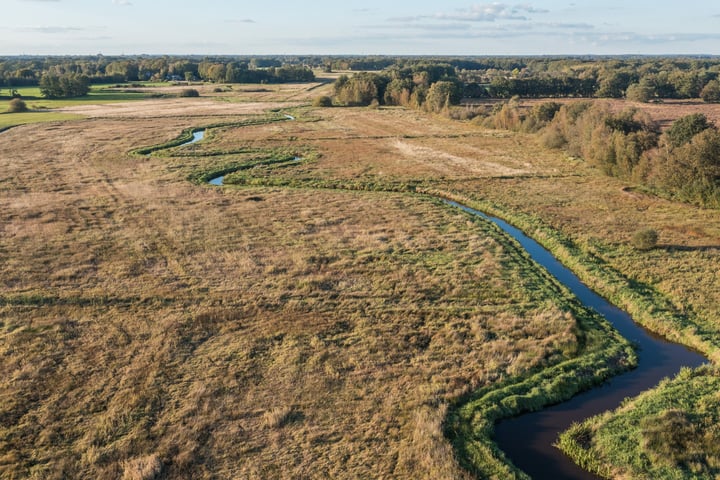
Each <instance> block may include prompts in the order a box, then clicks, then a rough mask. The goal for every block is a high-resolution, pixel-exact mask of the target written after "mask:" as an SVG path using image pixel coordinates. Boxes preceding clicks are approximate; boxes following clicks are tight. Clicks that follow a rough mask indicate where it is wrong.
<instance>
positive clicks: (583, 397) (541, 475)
mask: <svg viewBox="0 0 720 480" xmlns="http://www.w3.org/2000/svg"><path fill="white" fill-rule="evenodd" d="M447 203H448V204H450V205H452V206H454V207H457V208H460V209H462V210H464V211H466V212H468V213H471V214H473V215H477V216H479V217H482V218H484V219H486V220H489V221H491V222H493V223H494V224H496V225H497V226H499V227H500V228H501V229H502V230H503V231H505V232H506V233H507V234H509V235H511V236H512V237H513V238H514V239H515V240H517V241H518V242H519V243H520V245H522V247H523V248H524V249H525V250H526V251H527V252H528V253H529V254H530V256H531V257H532V259H533V260H535V261H536V262H537V263H539V264H540V265H542V266H543V267H544V268H545V269H547V271H548V272H550V274H551V275H553V276H554V277H555V278H557V279H558V280H559V281H560V282H561V283H563V284H564V285H565V286H566V287H567V288H568V289H569V290H570V291H571V292H572V293H573V294H575V296H577V298H578V299H579V300H580V302H582V303H583V304H584V305H585V306H586V307H589V308H592V309H594V310H596V311H597V312H598V313H600V314H601V315H603V316H604V317H605V318H606V319H607V320H608V321H609V322H610V323H611V324H612V325H613V326H614V327H615V328H616V329H617V330H618V331H619V332H620V333H621V334H622V335H623V336H624V337H625V338H627V339H628V340H630V341H632V342H634V343H635V344H636V345H637V346H638V349H639V352H638V357H639V358H638V367H637V368H636V369H635V370H632V371H630V372H627V373H624V374H622V375H619V376H617V377H614V378H612V379H611V380H610V381H608V382H606V383H605V384H603V385H601V386H599V387H597V388H593V389H592V390H588V391H587V392H584V393H581V394H579V395H576V396H575V397H573V398H571V399H570V400H568V401H566V402H563V403H560V404H557V405H554V406H551V407H548V408H545V409H543V410H540V411H538V412H533V413H527V414H524V415H521V416H519V417H515V418H512V419H508V420H504V421H502V422H500V423H499V424H497V425H496V426H495V441H496V442H497V444H498V446H499V447H500V448H501V449H502V450H503V451H504V452H505V454H506V455H507V457H508V458H509V459H510V460H512V462H513V463H514V464H515V465H516V466H518V467H519V468H520V469H522V470H523V471H524V472H525V473H527V474H528V475H530V476H531V477H532V478H534V479H540V480H542V479H548V480H564V479H595V478H598V477H597V476H595V475H593V474H591V473H589V472H586V471H585V470H583V469H581V468H580V467H578V466H577V465H576V464H575V463H573V462H572V461H571V460H570V459H569V458H568V457H566V456H565V455H564V454H563V453H562V452H561V451H560V450H559V449H557V448H555V447H553V443H554V442H555V441H556V440H557V437H558V434H559V433H560V432H562V431H563V430H565V429H567V428H568V427H570V425H571V424H572V423H573V422H579V421H582V420H584V419H586V418H588V417H591V416H593V415H597V414H599V413H602V412H605V411H607V410H611V409H614V408H616V407H618V406H619V405H620V403H621V402H622V400H623V399H625V398H626V397H634V396H637V395H638V394H639V393H640V392H642V391H644V390H647V389H649V388H651V387H654V386H655V385H657V384H658V383H659V382H660V380H662V379H663V378H665V377H668V376H673V375H675V374H676V373H677V372H679V371H680V369H681V368H682V367H698V366H700V365H702V364H703V363H706V362H707V360H706V359H705V357H703V356H702V355H700V354H699V353H697V352H695V351H692V350H689V349H688V348H686V347H684V346H682V345H679V344H677V343H672V342H668V341H667V340H665V339H663V338H660V337H658V336H657V335H654V334H652V333H651V332H649V331H647V330H645V329H644V328H642V327H641V326H639V325H637V324H636V323H634V322H633V321H632V319H631V318H630V315H628V314H627V313H626V312H624V311H622V310H620V309H619V308H617V307H615V306H614V305H612V304H611V303H609V302H608V301H607V300H605V299H604V298H602V297H601V296H599V295H597V294H596V293H595V292H593V291H592V290H590V289H589V288H588V287H586V286H585V285H584V284H583V283H582V282H581V281H580V279H578V278H577V277H576V276H575V274H573V273H572V272H571V271H570V270H568V269H567V268H565V267H564V266H563V265H562V264H561V263H560V262H558V261H557V260H556V259H555V257H553V256H552V254H550V252H548V251H547V250H545V249H544V248H543V247H542V246H540V244H538V243H537V242H535V241H534V240H532V239H530V238H528V237H527V236H526V235H525V234H524V233H522V232H521V231H520V230H519V229H517V228H515V227H513V226H512V225H510V224H508V223H507V222H505V221H503V220H500V219H498V218H494V217H490V216H488V215H486V214H484V213H482V212H480V211H478V210H474V209H472V208H468V207H466V206H464V205H461V204H459V203H456V202H452V201H447Z"/></svg>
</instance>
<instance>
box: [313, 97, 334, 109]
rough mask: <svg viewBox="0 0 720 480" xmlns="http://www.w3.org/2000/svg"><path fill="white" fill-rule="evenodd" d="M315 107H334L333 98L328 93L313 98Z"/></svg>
mask: <svg viewBox="0 0 720 480" xmlns="http://www.w3.org/2000/svg"><path fill="white" fill-rule="evenodd" d="M312 104H313V107H332V104H333V103H332V98H330V97H328V96H327V95H322V96H319V97H316V98H315V99H314V100H313V103H312Z"/></svg>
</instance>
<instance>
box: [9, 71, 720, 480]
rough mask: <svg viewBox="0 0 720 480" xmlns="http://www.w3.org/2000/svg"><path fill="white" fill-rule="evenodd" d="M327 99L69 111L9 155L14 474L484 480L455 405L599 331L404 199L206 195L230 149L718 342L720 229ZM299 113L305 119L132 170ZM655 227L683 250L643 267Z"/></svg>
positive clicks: (424, 119)
mask: <svg viewBox="0 0 720 480" xmlns="http://www.w3.org/2000/svg"><path fill="white" fill-rule="evenodd" d="M328 88H329V86H322V85H321V84H313V85H310V86H308V85H286V86H282V87H274V86H273V87H268V88H267V89H256V88H253V86H234V88H233V91H230V92H223V93H215V92H213V91H212V90H211V89H204V90H203V92H202V93H203V96H202V97H200V98H195V99H153V100H147V101H137V102H132V103H128V104H112V105H103V106H78V107H68V108H67V109H64V110H65V111H67V112H69V113H78V114H82V115H85V116H88V117H89V118H88V119H86V120H81V121H74V122H61V123H48V124H38V125H26V126H20V127H15V128H12V129H10V130H8V131H6V132H3V133H0V163H1V168H2V174H0V204H1V205H3V208H2V209H0V227H1V228H2V236H1V237H0V258H2V263H1V264H0V282H1V285H2V291H1V292H2V293H1V296H0V358H1V359H2V361H1V362H0V372H1V373H2V375H1V376H0V477H1V478H8V479H14V478H34V479H41V478H42V479H48V478H57V479H60V478H108V479H109V478H124V479H151V478H207V479H210V478H258V479H260V478H408V479H409V478H462V477H466V476H468V474H467V473H465V472H464V471H463V470H462V468H461V467H460V466H459V464H458V461H457V460H456V459H455V455H454V453H453V450H452V447H451V446H450V444H449V442H448V441H447V440H446V439H445V437H444V436H443V430H442V426H443V419H444V415H445V412H446V410H447V406H448V404H449V403H450V402H452V401H453V400H454V399H457V398H458V397H460V396H461V395H463V394H465V393H467V392H469V391H471V390H473V389H475V388H478V387H481V386H487V385H492V384H493V383H494V382H497V381H499V380H500V379H502V378H505V377H506V376H508V375H521V374H523V373H524V372H527V371H529V370H531V369H537V368H539V367H542V366H544V365H550V364H552V363H554V362H557V361H558V360H560V359H562V358H567V357H568V356H572V355H573V354H575V352H576V349H577V343H578V339H577V336H576V329H575V326H576V322H575V319H574V318H573V317H572V315H570V314H568V313H567V312H563V311H562V310H561V309H560V308H559V307H558V305H557V304H556V301H555V298H554V297H553V295H552V294H551V293H549V292H548V290H547V289H545V288H539V287H538V284H536V283H535V280H532V279H530V278H528V275H527V272H528V271H529V270H532V269H533V268H534V267H532V265H529V264H528V263H527V261H525V260H523V259H522V258H518V257H517V256H516V255H515V254H513V251H512V249H510V248H508V246H507V244H506V241H505V240H504V239H503V238H502V237H501V236H499V235H498V234H497V232H496V231H495V230H494V229H492V228H490V227H488V226H487V225H485V224H483V223H480V222H476V221H471V219H470V218H469V217H468V216H466V215H464V214H461V213H460V212H458V211H456V210H453V209H450V208H449V207H445V206H443V205H442V204H440V203H439V202H436V201H433V200H432V199H429V198H427V197H423V196H415V195H409V194H404V193H382V192H364V191H343V190H329V189H313V188H285V187H262V186H255V187H240V188H236V187H223V188H213V187H210V186H207V185H198V184H195V183H192V182H190V181H188V176H189V175H191V174H192V173H193V172H195V171H197V170H202V169H209V168H216V167H219V166H222V165H223V164H224V163H229V162H231V161H232V160H233V154H230V155H216V156H203V155H204V154H206V153H208V152H214V151H236V150H242V149H256V150H263V149H265V150H267V149H278V148H282V149H284V150H286V151H294V152H298V153H300V152H307V151H312V152H315V153H316V155H315V157H316V158H315V157H314V158H315V159H314V160H313V161H309V162H305V163H301V164H299V165H297V166H294V167H293V168H291V169H285V170H283V171H280V172H276V173H273V174H274V175H277V176H278V177H283V176H286V177H293V178H304V179H311V180H313V181H318V180H342V181H344V182H379V183H393V182H394V183H398V182H409V181H417V182H422V183H423V184H424V185H426V186H427V187H429V188H433V189H438V190H443V191H452V192H454V193H456V194H458V195H461V196H464V197H465V198H468V199H477V200H488V201H493V202H496V203H498V204H502V205H504V206H506V207H507V208H508V209H510V210H512V211H516V212H523V213H528V214H532V215H533V216H536V217H537V218H539V219H540V220H541V221H542V222H544V223H545V224H547V225H549V226H551V227H552V228H554V229H557V230H558V231H560V232H562V233H563V234H565V235H567V236H568V237H569V238H570V239H572V240H573V241H574V242H576V243H578V244H579V245H582V246H585V247H586V248H588V249H591V250H592V251H593V252H594V253H596V254H597V255H598V256H600V257H601V258H602V260H604V261H605V262H607V264H608V265H610V266H612V267H613V268H615V269H617V270H619V271H620V272H622V273H624V274H625V275H627V276H629V277H631V278H634V279H637V280H639V281H642V282H646V283H648V284H650V285H652V286H653V287H654V288H656V289H657V290H658V291H660V292H661V293H662V294H664V295H665V296H667V297H668V298H670V299H671V300H672V301H673V303H675V304H676V305H677V306H678V307H679V308H680V309H682V310H683V311H686V312H689V313H691V314H693V315H697V316H699V317H702V318H703V319H705V320H706V321H707V323H708V325H712V326H713V327H715V328H720V325H718V321H719V320H718V319H720V282H719V281H718V278H717V265H718V263H719V260H720V216H719V215H718V213H717V212H716V211H705V210H701V209H698V208H696V207H692V206H688V205H683V204H678V203H672V202H668V201H665V200H660V199H657V198H653V197H648V196H644V195H641V194H638V193H635V192H633V191H632V189H628V188H625V187H632V186H631V185H626V184H624V183H622V182H621V181H619V180H616V179H611V178H607V177H604V176H602V175H601V174H600V173H599V172H596V171H594V170H592V169H590V168H588V167H587V166H586V165H584V164H583V163H581V162H579V161H577V160H569V159H567V158H564V157H563V155H562V154H560V153H558V152H553V151H548V150H544V149H541V148H540V147H539V146H538V145H537V144H536V142H535V139H534V137H532V136H529V135H522V134H515V133H508V132H500V131H492V130H486V129H483V128H481V127H478V126H475V125H473V124H471V123H463V122H457V121H452V120H448V119H445V118H441V117H435V116H431V115H428V114H425V113H422V112H418V111H413V110H405V109H398V108H387V109H385V108H383V109H369V108H342V109H341V108H334V109H315V110H310V109H307V108H306V107H302V105H304V104H307V103H308V101H309V100H310V99H311V98H312V97H313V96H316V95H319V94H320V93H321V92H323V91H325V90H327V89H328ZM257 90H261V91H257ZM277 108H283V109H295V110H292V111H293V112H294V114H297V116H298V121H295V122H289V121H288V122H276V123H270V124H265V125H255V126H248V127H241V128H238V127H224V128H219V129H215V130H212V131H211V133H210V135H209V138H208V139H207V140H206V141H203V142H200V143H198V144H196V145H193V146H191V147H180V148H175V149H170V150H168V151H165V152H162V154H161V155H153V156H148V157H145V156H136V155H131V154H130V153H129V152H131V151H132V150H133V149H135V148H138V147H142V146H148V145H153V144H159V143H162V142H165V141H167V140H169V139H172V138H174V137H175V136H177V135H178V134H179V132H180V131H181V130H182V129H184V128H188V127H193V126H203V125H209V124H213V123H218V122H231V121H237V120H238V119H243V118H248V117H249V116H250V115H254V114H263V113H265V112H267V111H268V110H270V109H277ZM297 112H300V113H297ZM260 173H262V172H260ZM639 226H649V227H653V228H656V229H657V230H658V231H659V232H660V243H661V244H662V245H661V246H662V248H660V249H656V250H653V251H650V252H646V253H638V252H637V251H634V250H632V249H631V248H630V247H629V246H627V245H628V240H629V238H630V237H631V236H632V234H633V233H634V232H635V231H636V230H637V229H638V228H639ZM708 328H710V327H708Z"/></svg>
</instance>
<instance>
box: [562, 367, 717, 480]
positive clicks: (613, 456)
mask: <svg viewBox="0 0 720 480" xmlns="http://www.w3.org/2000/svg"><path fill="white" fill-rule="evenodd" d="M719 391H720V371H719V370H718V369H717V367H714V366H704V367H701V368H698V369H695V370H692V369H688V368H685V369H683V370H681V371H680V373H679V374H678V375H677V376H676V377H675V378H673V379H672V380H665V381H663V382H662V383H660V385H658V387H657V388H654V389H653V390H650V391H648V392H645V393H643V394H642V395H640V396H639V397H637V398H634V399H629V400H626V402H625V403H624V404H623V405H622V406H621V407H620V408H618V409H617V411H615V412H608V413H605V414H603V415H598V416H596V417H593V418H591V419H589V420H586V421H584V422H582V423H578V424H575V425H573V426H572V427H571V428H570V429H569V430H568V431H566V432H564V433H563V434H562V435H561V436H560V442H559V445H558V446H559V447H560V448H561V449H562V450H563V451H564V452H566V453H567V454H568V455H570V456H571V457H572V458H573V460H575V462H577V463H578V464H580V465H581V466H582V467H583V468H585V469H587V470H590V471H592V472H594V473H596V474H598V475H600V476H602V477H605V478H619V477H622V478H703V479H704V478H707V479H715V478H718V475H720V442H719V441H718V440H719V439H720V408H718V392H719Z"/></svg>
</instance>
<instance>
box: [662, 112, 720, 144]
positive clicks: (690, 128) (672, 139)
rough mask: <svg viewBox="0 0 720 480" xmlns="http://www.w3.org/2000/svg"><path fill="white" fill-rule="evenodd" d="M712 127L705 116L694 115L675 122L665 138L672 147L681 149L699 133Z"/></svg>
mask: <svg viewBox="0 0 720 480" xmlns="http://www.w3.org/2000/svg"><path fill="white" fill-rule="evenodd" d="M712 126H713V125H712V124H711V123H710V122H708V119H707V117H706V116H705V115H703V114H702V113H693V114H691V115H686V116H684V117H681V118H678V119H677V120H675V122H673V124H672V126H671V127H670V128H669V129H668V131H667V132H665V138H667V140H668V143H670V145H671V146H673V147H679V146H681V145H684V144H686V143H688V142H689V141H690V140H692V138H693V137H694V136H695V135H697V134H698V133H700V132H702V131H703V130H707V129H708V128H711V127H712Z"/></svg>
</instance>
